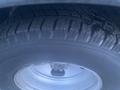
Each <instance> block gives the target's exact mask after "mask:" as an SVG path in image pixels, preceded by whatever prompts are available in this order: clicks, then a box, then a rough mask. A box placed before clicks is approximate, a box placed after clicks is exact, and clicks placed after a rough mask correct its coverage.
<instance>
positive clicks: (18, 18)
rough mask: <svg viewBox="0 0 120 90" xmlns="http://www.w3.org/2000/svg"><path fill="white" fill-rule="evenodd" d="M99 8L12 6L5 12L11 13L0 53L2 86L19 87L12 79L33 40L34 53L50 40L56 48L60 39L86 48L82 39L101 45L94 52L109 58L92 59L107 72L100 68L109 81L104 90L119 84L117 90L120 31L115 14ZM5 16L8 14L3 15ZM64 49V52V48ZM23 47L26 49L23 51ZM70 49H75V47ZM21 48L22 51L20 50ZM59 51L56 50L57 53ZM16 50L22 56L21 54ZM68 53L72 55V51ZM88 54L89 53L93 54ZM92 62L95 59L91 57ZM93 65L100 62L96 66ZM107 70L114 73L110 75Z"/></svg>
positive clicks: (1, 31)
mask: <svg viewBox="0 0 120 90" xmlns="http://www.w3.org/2000/svg"><path fill="white" fill-rule="evenodd" d="M98 12H99V11H97V9H95V8H92V7H88V6H79V5H78V6H76V5H75V6H74V5H70V6H69V7H68V6H65V5H63V6H61V5H55V6H54V5H53V6H51V5H45V6H44V5H43V6H39V5H37V6H22V7H17V8H12V9H10V12H7V11H6V12H5V13H8V16H6V17H5V19H3V20H2V21H1V24H0V48H1V50H0V52H2V53H1V55H0V56H1V60H0V61H1V65H0V68H1V69H0V70H1V73H0V75H1V78H0V83H1V85H0V87H1V89H2V90H8V89H9V90H18V88H17V87H16V86H14V84H13V83H14V82H13V80H12V79H13V76H14V74H13V72H14V73H15V72H16V71H14V70H13V69H15V70H16V69H18V67H19V66H20V65H21V66H22V64H24V63H25V62H26V61H25V60H24V61H22V58H23V55H25V56H27V55H28V52H27V49H28V47H29V46H30V45H31V44H34V45H32V47H33V48H29V50H30V51H29V50H28V51H29V52H30V53H32V55H33V56H34V54H36V53H33V52H34V51H37V49H35V48H37V46H36V45H41V44H38V43H42V41H46V42H47V44H45V45H48V46H50V47H52V46H53V48H55V47H56V46H55V43H57V42H59V43H61V42H62V43H63V42H66V43H67V45H68V46H69V44H70V43H72V44H71V45H74V44H75V43H78V48H82V43H84V44H85V45H88V46H87V47H89V46H90V47H93V48H97V49H92V50H91V52H94V54H95V56H96V57H97V55H99V54H98V53H100V55H101V54H102V55H103V56H104V57H101V58H100V59H101V60H102V59H103V60H105V59H106V61H96V62H97V63H95V62H92V63H93V64H91V66H92V68H93V69H94V68H97V69H98V71H100V70H103V72H104V73H105V74H104V73H103V72H102V71H101V72H100V73H99V72H98V73H99V74H100V75H102V76H103V77H102V78H103V80H104V82H105V86H104V87H103V90H113V89H114V88H115V87H116V88H115V90H119V82H120V79H119V78H120V77H119V75H120V73H119V72H118V70H119V68H120V65H119V63H120V62H119V58H118V57H119V56H120V55H119V54H120V34H119V33H120V31H119V28H118V27H117V24H116V23H115V22H114V21H113V20H112V18H109V16H107V15H104V13H103V12H102V13H103V14H101V15H98ZM2 17H4V15H1V18H2ZM49 42H53V43H54V44H52V45H51V44H48V43H49ZM29 43H30V44H29ZM45 45H43V46H45ZM83 46H84V45H83ZM21 48H22V49H21ZM16 49H18V50H16ZM46 49H47V50H48V51H50V50H53V49H52V48H51V49H48V48H46ZM60 49H61V52H63V51H62V50H63V49H62V48H60ZM85 49H87V48H85ZM21 50H23V52H22V53H21ZM38 50H39V49H38ZM70 50H71V53H72V52H73V51H72V49H70ZM78 50H79V49H78ZM14 51H15V52H14ZM16 51H17V52H16ZM83 51H84V50H83ZM102 51H104V52H108V53H109V55H108V56H106V55H107V54H106V53H102ZM19 52H20V53H21V54H18V53H19ZM26 52H27V53H26ZM41 52H42V53H43V54H44V50H43V51H42V50H41ZM56 52H57V51H56ZM56 52H55V51H54V53H56ZM76 53H77V51H76ZM76 53H75V54H76ZM11 54H12V55H11ZM16 54H17V55H18V56H19V58H17V56H16ZM9 55H11V56H12V59H10V58H9ZM32 55H31V56H32ZM81 55H82V54H81ZM42 56H44V55H42ZM42 56H41V57H42ZM48 56H49V54H48ZM64 56H66V55H64ZM78 56H79V54H78ZM29 57H30V56H29ZM45 57H47V56H45ZM68 57H70V56H69V55H68ZM86 57H89V54H88V56H86ZM99 57H100V56H99ZM114 57H116V58H114ZM25 58H26V57H25ZM73 58H74V57H73ZM9 59H10V60H9ZM17 59H20V60H17ZM114 59H115V60H114ZM12 60H13V61H12ZM112 60H113V61H112ZM32 61H34V60H32ZM93 61H94V59H93ZM72 62H74V61H72ZM88 62H89V63H91V61H88ZM88 62H87V61H86V62H85V63H87V64H88ZM102 62H103V63H102ZM107 62H108V63H107ZM99 63H100V64H99ZM112 63H113V64H112ZM79 64H81V63H79ZM96 64H97V65H98V66H97V65H96ZM93 65H96V66H95V67H94V66H93ZM100 66H101V67H100ZM102 66H103V67H102ZM101 68H102V69H101ZM111 70H112V72H111ZM96 71H97V70H96ZM11 73H12V74H11ZM107 73H109V74H111V75H107ZM114 73H115V75H114ZM104 76H105V77H104ZM107 76H109V77H107ZM113 76H114V77H113ZM5 77H6V78H5ZM2 81H3V83H2ZM110 81H113V82H110ZM106 82H107V83H106ZM109 82H110V83H109ZM6 85H7V86H8V87H6Z"/></svg>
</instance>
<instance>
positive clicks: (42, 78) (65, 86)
mask: <svg viewBox="0 0 120 90" xmlns="http://www.w3.org/2000/svg"><path fill="white" fill-rule="evenodd" d="M14 81H15V84H16V86H18V87H19V88H20V89H21V90H100V89H101V88H102V80H101V78H100V77H99V76H98V74H97V73H95V72H94V71H92V70H90V69H87V68H85V67H83V66H79V65H76V64H71V63H64V62H52V63H42V64H39V65H30V66H28V67H25V68H23V69H21V70H19V71H18V72H17V73H16V74H15V76H14Z"/></svg>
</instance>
